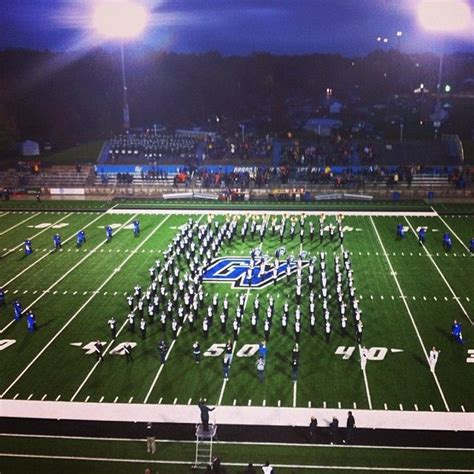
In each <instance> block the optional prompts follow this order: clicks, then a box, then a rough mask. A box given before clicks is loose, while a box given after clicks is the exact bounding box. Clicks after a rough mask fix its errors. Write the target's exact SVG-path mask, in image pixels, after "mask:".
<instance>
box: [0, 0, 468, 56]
mask: <svg viewBox="0 0 474 474" xmlns="http://www.w3.org/2000/svg"><path fill="white" fill-rule="evenodd" d="M97 1H99V0H0V49H3V48H6V47H25V48H33V49H51V50H55V51H67V50H84V49H86V50H87V49H88V48H92V47H96V46H97V45H98V44H99V43H98V40H97V38H96V37H95V36H94V34H93V31H91V28H90V15H91V11H92V9H93V5H94V4H95V3H96V2H97ZM417 1H419V0H142V2H143V3H144V4H146V5H147V6H148V8H149V10H151V11H152V12H153V14H152V18H151V24H150V25H149V26H148V28H147V30H146V32H145V33H144V35H143V36H142V37H141V38H140V39H138V40H135V41H136V44H137V46H138V45H140V46H143V47H150V48H154V49H165V50H168V51H175V52H205V51H219V52H221V53H222V54H224V55H231V54H239V55H245V54H250V53H252V52H255V51H268V52H272V53H277V54H301V53H312V52H327V53H341V54H344V55H347V56H355V55H364V54H367V53H369V52H370V51H372V50H374V49H375V48H376V37H377V36H386V37H388V38H389V47H392V48H396V47H398V42H397V38H396V36H395V33H396V31H397V30H401V31H403V37H402V39H401V49H402V51H405V52H426V51H434V52H439V51H440V50H441V48H442V49H443V50H444V51H445V52H453V51H464V52H466V51H467V52H474V29H472V30H471V31H470V32H464V35H463V36H458V37H453V36H450V37H444V38H443V39H441V38H440V37H439V36H436V35H433V34H428V33H426V32H423V31H421V27H420V26H419V25H418V22H417V18H416V12H415V7H416V3H417ZM473 2H474V0H471V5H473Z"/></svg>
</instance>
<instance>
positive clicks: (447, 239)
mask: <svg viewBox="0 0 474 474" xmlns="http://www.w3.org/2000/svg"><path fill="white" fill-rule="evenodd" d="M443 247H444V248H445V250H451V248H452V247H453V241H452V240H451V234H450V233H449V232H445V233H444V235H443Z"/></svg>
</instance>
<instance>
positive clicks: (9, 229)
mask: <svg viewBox="0 0 474 474" xmlns="http://www.w3.org/2000/svg"><path fill="white" fill-rule="evenodd" d="M40 214H41V212H35V213H34V214H33V215H32V216H30V217H27V218H26V219H23V220H22V221H21V222H18V224H15V225H12V226H11V227H9V228H8V229H7V230H4V231H3V232H0V236H2V235H5V234H6V233H8V232H10V231H11V230H13V229H16V228H17V227H18V226H20V225H22V224H24V223H25V222H28V221H30V220H31V219H33V218H34V217H36V216H39V215H40Z"/></svg>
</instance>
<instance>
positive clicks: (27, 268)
mask: <svg viewBox="0 0 474 474" xmlns="http://www.w3.org/2000/svg"><path fill="white" fill-rule="evenodd" d="M104 215H105V214H100V215H99V216H98V217H96V218H95V219H94V220H92V221H90V222H89V223H88V224H86V225H85V226H83V227H82V228H83V229H87V228H88V227H89V226H91V225H92V224H94V222H96V221H98V220H99V219H100V218H102V217H103V216H104ZM75 236H76V233H74V234H73V235H71V236H70V237H68V238H67V239H65V240H64V241H63V245H64V244H65V243H67V242H69V241H70V240H71V239H73V238H74V237H75ZM70 250H71V249H68V252H69V251H70ZM54 252H55V250H54V249H51V250H50V251H49V252H48V253H47V254H46V255H43V256H42V257H40V258H38V259H37V260H35V261H34V262H33V263H32V264H31V265H29V266H28V267H26V268H25V269H24V270H22V271H21V272H20V273H17V274H16V275H15V276H14V277H13V278H12V279H11V280H8V281H7V282H6V283H3V285H1V286H2V287H3V288H5V287H6V286H7V285H9V284H10V283H11V282H12V281H15V280H16V279H17V278H18V277H19V276H21V275H23V273H25V272H27V271H28V270H30V269H31V268H32V267H34V266H35V265H36V264H37V263H39V262H41V260H43V259H44V258H46V257H47V256H48V255H50V254H52V253H54Z"/></svg>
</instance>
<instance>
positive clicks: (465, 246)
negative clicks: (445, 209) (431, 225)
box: [431, 206, 469, 252]
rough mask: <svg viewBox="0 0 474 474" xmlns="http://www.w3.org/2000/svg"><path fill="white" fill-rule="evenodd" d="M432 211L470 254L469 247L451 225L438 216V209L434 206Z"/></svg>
mask: <svg viewBox="0 0 474 474" xmlns="http://www.w3.org/2000/svg"><path fill="white" fill-rule="evenodd" d="M431 210H432V211H433V212H435V213H436V216H437V217H438V219H440V220H441V222H442V223H443V224H444V225H445V226H446V227H447V228H448V229H449V230H450V231H451V233H452V234H453V235H454V237H456V239H458V240H459V243H460V244H461V245H462V246H463V247H464V248H465V249H466V250H467V251H468V252H469V249H468V248H467V245H466V244H465V243H464V242H463V241H462V240H461V239H460V238H459V236H458V235H457V234H456V232H454V230H453V229H451V227H450V226H449V224H448V223H447V222H446V221H445V220H444V219H443V218H442V217H441V216H440V215H439V214H438V212H437V211H436V209H434V208H433V206H432V207H431Z"/></svg>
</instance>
